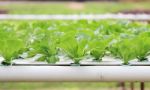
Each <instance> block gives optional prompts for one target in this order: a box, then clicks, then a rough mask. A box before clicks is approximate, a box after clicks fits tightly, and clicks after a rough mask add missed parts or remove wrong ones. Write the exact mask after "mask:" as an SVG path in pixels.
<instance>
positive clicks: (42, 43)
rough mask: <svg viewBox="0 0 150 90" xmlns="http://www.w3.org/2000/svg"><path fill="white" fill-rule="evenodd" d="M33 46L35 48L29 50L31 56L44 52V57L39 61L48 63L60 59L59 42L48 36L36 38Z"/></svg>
mask: <svg viewBox="0 0 150 90" xmlns="http://www.w3.org/2000/svg"><path fill="white" fill-rule="evenodd" d="M31 48H33V50H31V51H30V52H29V56H34V55H36V54H42V57H41V58H39V59H38V61H46V62H48V63H55V62H57V61H58V57H57V52H58V50H57V44H56V42H55V41H54V40H52V39H50V38H49V37H48V36H44V37H43V38H42V39H40V40H35V41H34V43H32V44H31Z"/></svg>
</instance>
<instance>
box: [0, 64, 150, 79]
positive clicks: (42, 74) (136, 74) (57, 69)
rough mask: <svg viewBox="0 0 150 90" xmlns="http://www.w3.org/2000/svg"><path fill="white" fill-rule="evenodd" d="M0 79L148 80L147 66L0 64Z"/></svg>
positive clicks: (149, 72)
mask: <svg viewBox="0 0 150 90" xmlns="http://www.w3.org/2000/svg"><path fill="white" fill-rule="evenodd" d="M0 81H22V82H25V81H71V82H74V81H86V82H87V81H91V82H92V81H93V82H95V81H97V82H100V81H119V82H123V81H142V82H144V81H150V67H149V66H0Z"/></svg>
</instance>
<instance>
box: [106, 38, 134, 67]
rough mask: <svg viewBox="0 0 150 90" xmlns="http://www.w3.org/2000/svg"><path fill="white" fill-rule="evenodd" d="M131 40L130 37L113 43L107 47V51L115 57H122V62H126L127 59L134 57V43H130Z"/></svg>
mask: <svg viewBox="0 0 150 90" xmlns="http://www.w3.org/2000/svg"><path fill="white" fill-rule="evenodd" d="M132 41H133V40H130V39H124V40H122V41H119V42H117V43H114V44H112V45H111V46H110V47H109V51H110V52H111V53H112V54H113V55H115V56H116V57H119V58H121V59H123V61H124V64H128V61H129V60H131V59H134V58H135V52H134V50H133V47H134V44H133V43H131V42H132Z"/></svg>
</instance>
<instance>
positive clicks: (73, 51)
mask: <svg viewBox="0 0 150 90" xmlns="http://www.w3.org/2000/svg"><path fill="white" fill-rule="evenodd" d="M60 48H61V49H62V50H63V51H64V52H65V53H66V54H67V56H68V57H69V58H71V59H73V60H74V63H75V64H79V63H80V60H81V59H83V57H84V56H85V54H86V52H87V40H84V39H82V40H77V39H76V38H73V37H67V38H66V37H65V38H64V39H63V41H62V43H61V44H60Z"/></svg>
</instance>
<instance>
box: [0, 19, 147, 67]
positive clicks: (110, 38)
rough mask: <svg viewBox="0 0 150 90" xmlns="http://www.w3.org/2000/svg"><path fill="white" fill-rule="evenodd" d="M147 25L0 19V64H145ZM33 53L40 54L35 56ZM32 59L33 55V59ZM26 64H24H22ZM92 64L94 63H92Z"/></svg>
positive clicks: (124, 22) (129, 22)
mask: <svg viewBox="0 0 150 90" xmlns="http://www.w3.org/2000/svg"><path fill="white" fill-rule="evenodd" d="M149 54H150V25H149V24H147V23H143V22H131V21H125V20H121V21H120V20H102V21H96V20H68V21H61V20H56V21H1V22H0V57H1V58H3V60H1V64H3V65H11V64H15V63H14V62H18V61H19V62H22V61H26V62H29V63H33V64H34V63H35V62H45V63H46V64H47V65H52V64H53V65H55V64H56V65H57V64H58V63H69V65H70V64H77V65H79V64H81V63H82V62H88V63H93V62H94V63H96V65H99V63H102V62H104V61H105V59H106V61H107V60H108V59H107V57H109V58H111V59H113V60H115V61H117V60H118V62H120V61H122V62H123V64H129V65H132V63H130V62H135V63H136V62H146V63H149ZM37 55H40V56H38V57H37ZM35 57H36V59H35V60H33V58H35ZM24 64H26V63H24ZM81 65H82V64H81ZM93 65H94V64H93Z"/></svg>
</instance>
